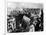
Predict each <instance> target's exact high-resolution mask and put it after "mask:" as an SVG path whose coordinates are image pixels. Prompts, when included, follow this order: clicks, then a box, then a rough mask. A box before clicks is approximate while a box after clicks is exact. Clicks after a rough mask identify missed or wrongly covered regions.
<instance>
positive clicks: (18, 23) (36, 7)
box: [7, 2, 44, 33]
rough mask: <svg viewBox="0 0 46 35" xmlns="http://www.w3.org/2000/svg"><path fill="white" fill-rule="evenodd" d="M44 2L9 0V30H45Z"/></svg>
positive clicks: (16, 31) (15, 31) (12, 31)
mask: <svg viewBox="0 0 46 35" xmlns="http://www.w3.org/2000/svg"><path fill="white" fill-rule="evenodd" d="M43 19H44V12H43V4H42V3H24V2H9V3H8V5H7V32H8V33H21V32H22V33H23V32H42V31H44V29H43V28H44V23H43V22H44V21H43Z"/></svg>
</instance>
